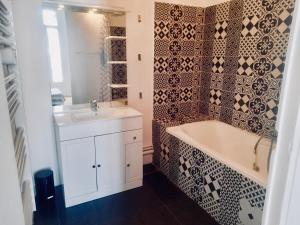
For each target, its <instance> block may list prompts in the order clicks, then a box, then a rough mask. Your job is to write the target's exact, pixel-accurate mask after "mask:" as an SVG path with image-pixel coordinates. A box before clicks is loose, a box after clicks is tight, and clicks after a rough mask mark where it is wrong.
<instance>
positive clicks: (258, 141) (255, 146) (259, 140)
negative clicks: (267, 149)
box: [254, 135, 264, 155]
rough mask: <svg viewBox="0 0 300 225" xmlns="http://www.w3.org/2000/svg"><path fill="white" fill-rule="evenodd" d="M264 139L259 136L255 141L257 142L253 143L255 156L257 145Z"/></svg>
mask: <svg viewBox="0 0 300 225" xmlns="http://www.w3.org/2000/svg"><path fill="white" fill-rule="evenodd" d="M263 138H264V136H263V135H262V136H260V137H259V139H258V140H257V142H256V143H255V145H254V154H255V155H256V154H257V147H258V145H259V143H260V142H261V140H262V139H263Z"/></svg>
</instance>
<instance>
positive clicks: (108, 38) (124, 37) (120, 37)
mask: <svg viewBox="0 0 300 225" xmlns="http://www.w3.org/2000/svg"><path fill="white" fill-rule="evenodd" d="M126 39H127V37H126V36H108V37H105V40H126Z"/></svg>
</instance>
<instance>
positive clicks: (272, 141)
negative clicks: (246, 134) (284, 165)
mask: <svg viewBox="0 0 300 225" xmlns="http://www.w3.org/2000/svg"><path fill="white" fill-rule="evenodd" d="M263 138H264V136H263V135H262V136H260V137H259V139H258V140H257V142H256V143H255V145H254V154H255V161H254V163H253V170H255V171H257V172H258V171H259V166H258V165H257V150H258V145H259V143H260V142H261V140H262V139H263ZM276 140H277V131H274V132H273V133H272V134H271V144H270V148H269V153H268V162H267V170H268V171H269V165H270V158H271V153H272V149H273V145H274V144H275V142H276Z"/></svg>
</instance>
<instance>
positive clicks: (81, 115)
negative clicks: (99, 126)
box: [71, 109, 113, 122]
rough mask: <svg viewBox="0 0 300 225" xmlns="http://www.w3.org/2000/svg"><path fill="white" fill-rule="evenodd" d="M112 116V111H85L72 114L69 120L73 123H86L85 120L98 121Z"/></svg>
mask: <svg viewBox="0 0 300 225" xmlns="http://www.w3.org/2000/svg"><path fill="white" fill-rule="evenodd" d="M112 115H113V110H110V109H104V110H99V111H97V112H94V111H87V112H72V114H71V118H72V120H73V121H75V122H76V121H77V122H78V121H87V120H98V119H105V118H109V117H111V116H112Z"/></svg>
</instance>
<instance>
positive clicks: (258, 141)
mask: <svg viewBox="0 0 300 225" xmlns="http://www.w3.org/2000/svg"><path fill="white" fill-rule="evenodd" d="M263 138H264V136H263V135H262V136H260V137H259V139H258V140H257V142H256V143H255V145H254V154H255V161H254V163H253V170H255V171H257V172H258V171H259V166H258V165H257V148H258V145H259V143H260V142H261V140H262V139H263Z"/></svg>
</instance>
